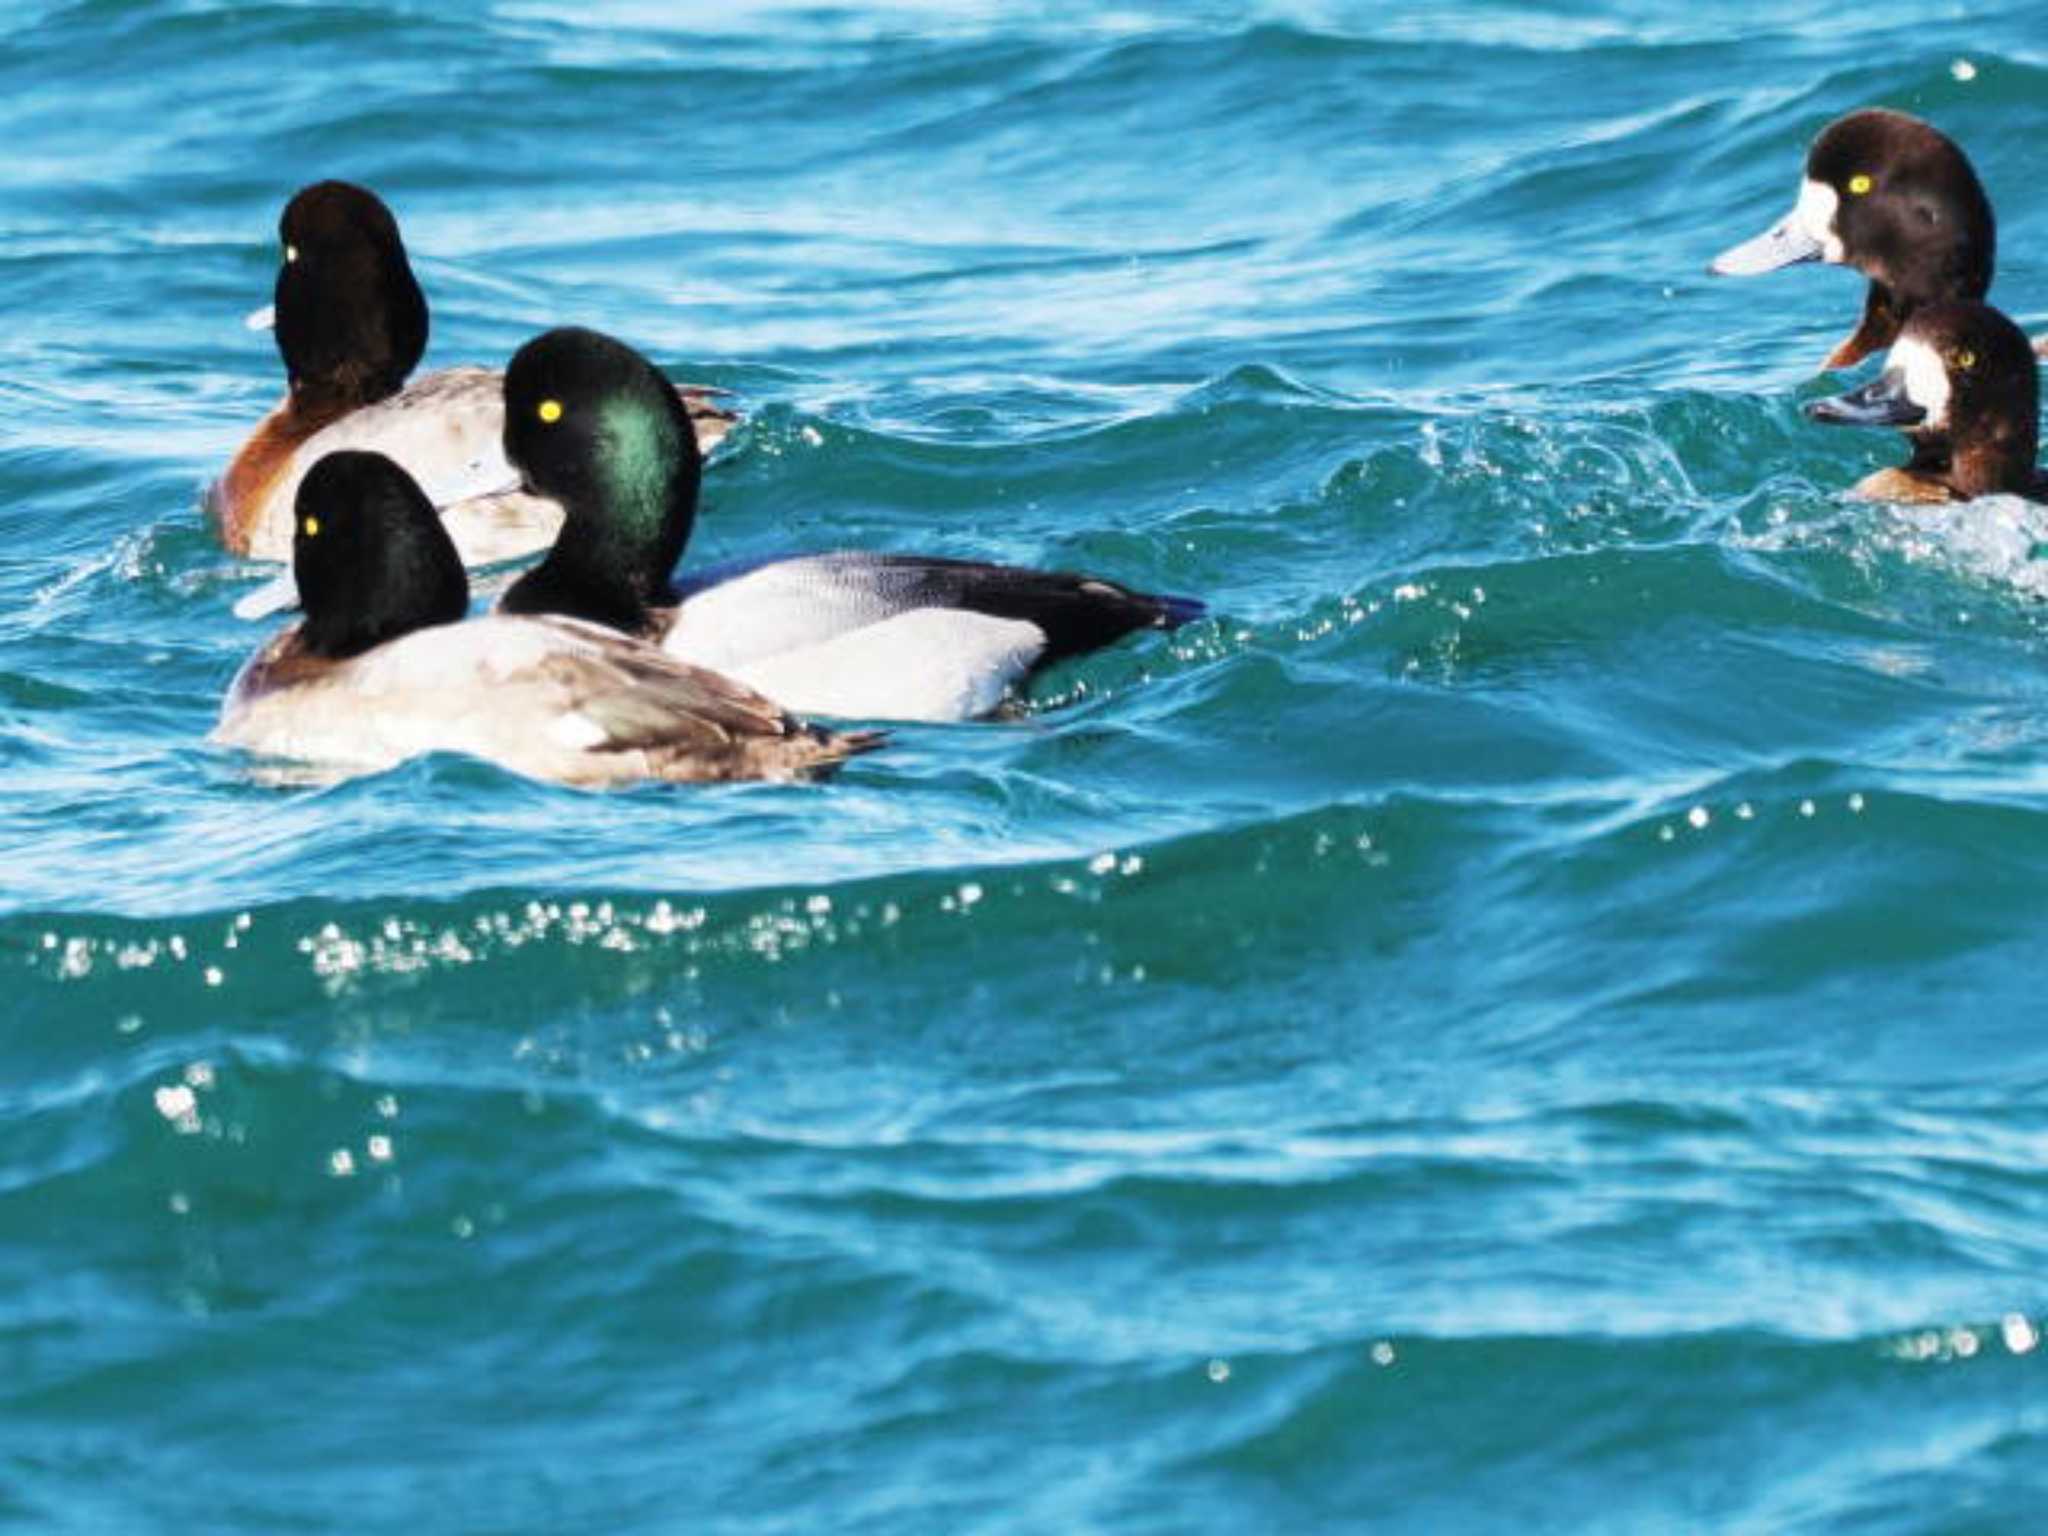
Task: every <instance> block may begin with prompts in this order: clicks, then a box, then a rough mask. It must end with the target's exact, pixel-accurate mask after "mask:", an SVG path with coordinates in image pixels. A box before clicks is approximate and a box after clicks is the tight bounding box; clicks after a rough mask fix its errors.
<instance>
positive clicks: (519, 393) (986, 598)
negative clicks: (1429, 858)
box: [500, 329, 1203, 721]
mask: <svg viewBox="0 0 2048 1536" xmlns="http://www.w3.org/2000/svg"><path fill="white" fill-rule="evenodd" d="M505 401H506V405H505V451H506V456H507V457H508V458H509V459H511V460H512V462H513V463H515V464H516V465H517V466H518V467H519V469H520V471H521V473H522V474H523V476H524V479H525V482H526V484H527V485H528V486H529V487H530V488H531V489H533V490H535V491H537V492H539V493H541V494H543V495H547V496H551V497H555V498H557V499H559V500H561V501H562V502H563V503H564V505H565V506H566V507H567V508H568V515H567V520H566V521H565V523H564V525H563V529H562V534H561V536H560V538H558V539H557V541H556V543H555V547H554V549H553V550H552V551H550V553H549V555H548V557H547V558H546V559H545V560H543V561H542V562H541V564H540V565H538V566H536V567H535V568H534V569H533V570H531V571H529V572H527V573H526V575H524V576H523V577H521V578H520V579H519V581H518V582H516V583H514V585H513V586H512V587H511V589H510V590H509V591H507V592H506V594H505V596H504V597H503V599H501V601H500V607H501V608H502V609H503V610H504V611H507V612H511V613H566V614H571V615H575V616H577V617H581V618H585V619H590V620H592V621H595V622H598V623H603V624H609V625H612V626H614V627H616V628H619V629H622V630H625V631H628V632H631V633H637V634H644V635H647V636H649V637H651V638H655V639H658V640H659V641H660V643H661V644H662V645H663V647H664V649H666V650H668V651H669V652H670V653H671V654H673V655H676V656H679V657H682V658H684V659H687V660H689V661H692V662H694V663H697V664H699V665H708V666H715V667H717V668H718V669H719V670H721V671H723V672H726V673H728V674H729V675H731V676H733V677H735V678H738V679H741V680H743V681H746V682H748V683H750V684H751V685H752V686H754V687H757V688H759V689H761V691H762V692H764V693H766V694H768V695H769V696H770V697H771V698H774V699H776V700H777V701H778V702H780V703H781V704H783V705H784V706H785V707H787V708H791V709H797V710H800V711H803V712H805V713H814V714H827V715H840V716H848V717H854V718H865V719H894V720H927V721H953V720H966V719H972V718H975V717H977V716H980V715H985V714H988V713H990V712H991V711H992V710H994V709H995V708H996V707H997V706H998V705H999V704H1001V702H1002V701H1003V699H1004V697H1005V696H1006V694H1007V693H1008V692H1009V690H1010V689H1012V688H1013V687H1015V686H1016V685H1017V684H1018V683H1020V682H1021V681H1023V680H1024V679H1025V678H1026V677H1027V676H1029V674H1030V673H1031V672H1032V671H1034V670H1036V669H1037V668H1039V667H1042V666H1045V665H1048V664H1050V663H1053V662H1056V661H1059V660H1062V659H1064V658H1066V657H1069V656H1076V655H1081V654H1084V653H1086V652H1088V651H1092V650H1095V649H1097V648H1099V647H1101V646H1104V645H1108V644H1110V643H1112V642H1114V641H1116V640H1118V639H1121V638H1123V637H1124V636H1126V635H1129V634H1131V633H1133V632H1134V631H1136V630H1140V629H1148V628H1149V629H1172V628H1176V627H1178V626H1179V625H1181V624H1184V623H1187V622H1189V621H1190V620H1192V619H1195V618H1198V617H1199V616H1200V615H1201V614H1202V612H1203V607H1202V605H1201V604H1200V603H1199V602H1197V601H1195V600H1193V599H1189V598H1178V597H1159V596H1153V595H1151V594H1148V593H1142V592H1134V591H1131V590H1129V589H1127V588H1124V587H1121V586H1118V585H1116V584H1114V583H1112V582H1107V581H1102V580H1099V579H1097V578H1095V577H1091V576H1085V575H1079V574H1076V573H1072V572H1064V571H1038V570H1029V569H1022V568H1018V567H1014V566H998V565H987V564H981V563H978V562H974V561H963V560H948V559H941V558H936V557H929V556H916V555H896V554H868V553H857V552H838V553H831V554H818V555H802V556H796V557H792V558H788V559H776V560H764V561H755V562H749V563H746V564H743V565H738V566H729V567H724V568H721V569H716V570H710V571H706V572H702V573H699V574H697V575H695V576H689V577H685V578H684V579H683V580H682V582H681V583H680V584H678V583H676V582H674V581H673V580H672V577H671V572H672V571H673V570H674V568H675V565H676V562H677V561H678V560H679V559H680V558H681V556H682V553H683V550H684V547H685V545H686V544H687V543H688V540H689V534H690V531H691V528H692V525H693V524H694V521H695V518H696V511H697V496H698V480H699V470H700V458H699V455H698V452H697V449H696V446H695V444H694V442H693V441H692V438H691V434H690V433H689V431H688V430H687V424H686V422H685V421H684V420H683V419H682V416H681V412H680V410H679V409H678V408H677V406H676V404H675V401H674V397H673V395H672V394H671V393H670V392H669V391H668V390H667V389H666V388H665V387H664V381H663V380H662V379H661V375H660V374H659V373H658V372H657V371H656V370H655V369H654V368H653V366H652V365H651V364H649V363H648V362H647V361H646V359H644V358H642V357H641V356H640V355H639V354H638V353H636V352H634V351H633V350H632V349H631V348H629V347H627V346H625V345H624V344H623V343H621V342H618V341H615V340H613V339H612V338H610V337H607V336H602V335H599V334H598V333H596V332H594V331H585V330H576V329H564V330H557V331H550V332H548V333H547V334H546V335H544V336H540V337H537V338H536V339H535V340H533V341H531V342H528V343H527V344H526V346H524V347H522V348H521V349H520V351H519V353H518V354H517V355H516V356H515V357H514V358H513V359H512V363H511V366H510V367H509V368H508V369H507V370H506V374H505Z"/></svg>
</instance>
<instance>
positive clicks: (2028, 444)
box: [1806, 303, 2042, 500]
mask: <svg viewBox="0 0 2048 1536" xmlns="http://www.w3.org/2000/svg"><path fill="white" fill-rule="evenodd" d="M2040 388H2041V384H2040V367H2039V360H2038V359H2037V358H2036V357H2035V355H2034V349H2033V346H2032V344H2031V343H2030V342H2028V340H2027V338H2026V337H2025V336H2024V335H2023V334H2022V333H2021V332H2020V329H2019V327H2018V326H2016V325H2014V324H2013V323H2012V322H2011V321H2010V320H2008V319H2006V317H2005V316H2004V315H2002V314H2000V313H1999V312H1998V311H1997V310H1995V309H1993V308H1992V307H1991V306H1990V305H1988V304H1974V303H1971V304H1936V305H1931V306H1928V307H1925V308H1922V309H1919V310H1916V311H1915V312H1914V314H1913V317H1912V318H1911V319H1910V320H1908V321H1907V322H1906V325H1905V328H1904V330H1903V331H1902V333H1901V334H1900V336H1899V339H1898V341H1897V342H1895V343H1894V344H1893V346H1892V349H1891V355H1890V356H1889V357H1888V358H1887V359H1886V360H1885V369H1884V372H1883V373H1882V374H1880V375H1879V376H1878V377H1877V378H1875V379H1873V380H1871V382H1870V383H1868V384H1866V385H1864V386H1863V387H1862V388H1861V389H1857V390H1852V391H1850V392H1849V393H1848V394H1845V395H1836V396H1833V397H1831V398H1829V399H1825V400H1815V401H1813V402H1812V403H1810V404H1809V405H1808V406H1807V407H1806V414H1807V415H1808V416H1810V417H1812V418H1813V420H1815V421H1820V422H1827V423H1830V424H1834V425H1846V426H1864V427H1897V428H1899V429H1900V430H1901V431H1903V432H1905V433H1906V434H1907V435H1908V436H1909V437H1910V438H1911V439H1912V441H1913V458H1912V461H1911V462H1910V463H1909V464H1907V465H1906V466H1905V470H1904V473H1905V475H1907V476H1909V477H1911V478H1912V479H1913V480H1915V481H1918V482H1920V483H1922V484H1924V485H1925V486H1927V487H1928V488H1930V489H1932V490H1935V491H1938V492H1941V493H1945V495H1946V497H1949V498H1953V499H1957V500H1968V499H1969V498H1971V497H1973V496H1989V495H1994V494H1997V493H2000V492H2005V493H2009V494H2012V495H2018V496H2029V497H2033V498H2036V499H2039V498H2040V497H2041V492H2042V487H2041V477H2040V472H2039V470H2038V469H2037V468H2036V466H2035V457H2036V455H2037V453H2038V452H2039V447H2040V442H2039V439H2040Z"/></svg>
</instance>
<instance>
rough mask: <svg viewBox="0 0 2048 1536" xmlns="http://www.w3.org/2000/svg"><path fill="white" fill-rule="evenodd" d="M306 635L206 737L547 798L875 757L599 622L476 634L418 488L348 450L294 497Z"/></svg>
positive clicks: (778, 775)
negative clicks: (528, 783) (497, 770)
mask: <svg viewBox="0 0 2048 1536" xmlns="http://www.w3.org/2000/svg"><path fill="white" fill-rule="evenodd" d="M293 565H294V568H295V570H296V572H297V575H298V581H299V590H300V593H301V596H302V599H303V601H304V604H305V608H306V617H305V619H304V621H303V622H301V623H299V624H295V625H293V626H291V627H290V628H288V629H286V630H285V631H283V632H282V633H280V634H279V635H277V636H275V637H273V638H272V639H271V640H270V641H269V642H268V643H266V644H265V645H264V646H263V647H262V648H261V649H260V650H258V651H257V653H256V654H255V655H254V656H253V657H252V658H251V659H250V660H249V661H248V662H247V663H246V664H245V665H244V666H243V667H242V669H241V671H240V673H239V674H238V675H237V676H236V678H235V680H234V683H233V684H232V686H231V687H230V688H229V691H228V695H227V699H226V701H225V703H224V704H223V706H222V710H221V718H220V723H219V725H218V726H217V727H216V729H215V731H214V733H213V740H214V741H215V742H216V743H218V744H221V745H224V746H230V747H238V748H241V749H244V750H246V751H249V752H252V753H257V754H260V755H262V756H264V757H268V758H278V759H288V760H291V761H294V762H298V763H311V764H317V765H319V766H321V767H323V768H325V769H327V770H330V771H332V772H334V773H336V774H338V775H342V776H345V775H347V774H351V773H362V772H373V771H377V770H380V769H384V768H389V767H391V766H394V765H395V764H397V763H400V762H403V761H405V760H406V759H408V758H411V757H416V756H420V755H422V754H425V753H429V752H462V753H466V754H468V755H470V756H473V757H480V758H483V759H486V760H487V761H490V762H494V763H497V764H499V765H500V766H502V767H505V768H508V769H510V770H512V771H513V772H515V773H520V774H524V775H526V776H528V777H530V778H535V779H543V780H548V781H551V782H554V783H560V784H570V785H577V786H584V787H600V786H606V785H615V784H622V783H631V782H637V781H642V780H668V781H703V780H737V779H771V780H793V779H802V778H810V777H815V776H816V775H818V774H819V773H822V772H825V771H828V770H830V769H831V768H833V767H835V766H837V765H838V764H839V763H841V762H843V761H845V760H846V759H847V758H848V757H851V756H853V755H855V754H857V753H860V752H865V751H869V750H872V749H873V748H874V747H876V746H878V745H880V744H881V738H880V737H879V736H878V735H877V734H876V733H873V732H859V733H832V732H827V731H823V730H819V729H817V728H816V727H812V726H807V725H804V724H803V723H801V722H800V721H798V720H796V719H794V718H793V717H791V716H790V715H789V714H787V713H786V712H785V711H783V710H782V709H781V708H780V707H778V706H777V705H775V704H773V703H771V702H770V701H769V700H768V699H766V698H763V697H762V696H761V695H760V694H758V693H757V692H755V691H754V690H752V689H750V688H747V687H745V686H744V685H742V684H740V683H737V682H734V681H733V680H731V679H728V678H724V677H721V676H719V675H718V674H716V673H713V672H710V671H708V670H706V669H703V668H699V667H693V666H690V665H688V664H686V663H683V662H680V661H678V660H676V659H675V658H674V657H671V656H668V655H666V654H664V653H663V652H661V651H659V650H658V649H656V648H655V647H653V646H650V645H647V644H645V643H644V642H641V641H637V640H634V639H631V638H630V637H627V636H624V635H621V634H619V633H617V632H616V631H614V630H611V629H607V628H605V627H603V626H600V625H594V624H588V623H584V622H582V621H579V620H576V619H572V618H563V617H514V616H509V615H489V616H486V617H483V618H478V619H468V618H465V617H464V615H465V613H466V611H467V607H468V601H469V594H468V583H467V581H466V579H465V578H464V576H463V572H462V566H461V563H460V561H459V560H458V559H457V558H456V554H455V549H454V545H453V543H452V541H451V540H450V539H449V537H448V535H447V533H446V531H445V530H444V529H443V528H442V526H441V524H440V522H439V520H438V518H437V517H436V516H435V514H434V510H433V508H432V507H431V506H430V505H429V504H428V502H427V500H426V497H425V495H424V494H423V493H422V492H421V491H420V489H419V488H418V486H417V485H415V484H413V482H412V481H411V480H410V479H409V478H408V477H407V476H406V475H405V474H404V471H402V470H400V469H399V468H398V467H397V466H396V465H394V464H393V463H391V461H390V460H388V459H384V458H382V457H381V456H378V455H375V454H366V453H353V452H344V453H339V454H335V455H332V456H330V457H328V458H327V459H324V460H322V461H321V463H320V464H318V465H316V466H315V467H314V468H313V470H312V471H311V472H310V473H309V474H308V475H307V477H306V479H305V482H304V484H303V486H302V487H301V490H300V495H299V504H298V514H297V518H296V532H295V536H294V549H293Z"/></svg>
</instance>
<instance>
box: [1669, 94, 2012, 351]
mask: <svg viewBox="0 0 2048 1536" xmlns="http://www.w3.org/2000/svg"><path fill="white" fill-rule="evenodd" d="M1997 255H1998V221H1997V219H1996V218H1995V217H1994V215H1993V214H1992V211H1991V200H1990V199H1989V198H1988V197H1986V196H1985V194H1984V187H1983V184H1982V183H1981V182H1980V181H1978V179H1977V172H1976V170H1975V169H1974V168H1973V167H1972V166H1971V164H1970V159H1969V156H1967V155H1965V154H1964V153H1963V151H1962V150H1961V149H1960V148H1959V147H1958V146H1957V145H1956V143H1955V141H1954V140H1953V139H1951V138H1949V137H1948V136H1947V135H1946V134H1944V133H1942V132H1941V131H1940V130H1938V129H1936V128H1934V127H1932V126H1930V125H1929V124H1927V123H1923V122H1921V121H1920V120H1919V119H1918V118H1916V117H1909V116H1907V115H1906V114H1905V113H1903V112H1890V111H1884V110H1881V109H1871V110H1868V111H1862V112H1851V113H1850V114H1849V115H1848V116H1847V117H1843V118H1839V119H1837V120H1836V121H1835V122H1833V123H1830V124H1829V125H1828V126H1827V128H1825V129H1824V130H1823V131H1822V132H1821V135H1820V137H1819V138H1817V139H1815V140H1814V141H1813V147H1812V149H1811V150H1810V151H1808V153H1807V156H1806V176H1805V179H1804V180H1803V181H1802V182H1801V183H1800V188H1799V198H1798V201H1797V202H1796V203H1795V204H1794V205H1793V209H1792V211H1791V212H1790V213H1789V214H1787V215H1786V216H1785V217H1784V218H1783V219H1782V220H1780V221H1779V222H1778V223H1777V224H1774V225H1773V226H1772V227H1771V228H1770V229H1768V230H1766V231H1765V232H1764V233H1763V234H1761V235H1758V236H1757V237H1756V238H1755V239H1753V240H1747V241H1744V242H1743V243H1742V244H1741V245H1738V246H1734V247H1732V248H1731V249H1729V250H1726V251H1723V252H1722V253H1721V254H1720V255H1719V256H1718V257H1716V258H1715V259H1714V262H1713V264H1712V265H1711V266H1710V267H1709V268H1708V269H1707V270H1708V271H1710V272H1712V273H1714V274H1715V275H1716V276H1720V277H1754V276H1756V275H1757V274H1759V273H1763V272H1775V271H1777V270H1778V269H1779V268H1780V267H1789V266H1796V265H1798V264H1800V263H1802V262H1813V261H1819V262H1827V263H1829V264H1831V265H1834V266H1847V267H1853V268H1855V270H1857V271H1858V272H1861V273H1862V274H1863V275H1864V276H1865V277H1867V278H1869V279H1870V290H1869V292H1868V294H1867V295H1866V296H1865V299H1864V305H1863V319H1862V322H1861V323H1860V324H1859V325H1858V326H1857V328H1856V330H1855V331H1854V332H1853V333H1852V334H1851V335H1850V336H1848V337H1847V338H1846V339H1845V340H1844V341H1842V342H1841V344H1840V345H1838V346H1837V347H1836V348H1835V350H1834V351H1833V352H1832V353H1830V354H1829V355H1828V358H1827V361H1826V362H1825V363H1823V364H1822V365H1821V366H1822V368H1823V369H1829V368H1848V367H1852V366H1853V365H1855V364H1856V363H1858V362H1861V361H1862V360H1863V359H1864V358H1866V357H1869V356H1870V355H1871V354H1873V353H1875V352H1880V351H1882V350H1884V348H1886V347H1888V346H1890V345H1891V344H1892V343H1893V342H1894V341H1896V340H1897V339H1898V337H1899V334H1900V331H1901V330H1902V328H1903V327H1904V326H1905V324H1906V322H1907V321H1909V320H1910V319H1912V317H1913V315H1914V313H1915V312H1916V311H1917V310H1918V309H1920V308H1921V307H1922V306H1923V305H1927V304H1942V303H1952V302H1957V301H1973V300H1981V299H1982V298H1983V297H1984V295H1985V294H1986V293H1987V292H1988V291H1989V290H1990V287H1991V277H1992V272H1993V270H1994V268H1995V266H1996V263H1997Z"/></svg>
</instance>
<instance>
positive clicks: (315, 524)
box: [299, 517, 320, 539]
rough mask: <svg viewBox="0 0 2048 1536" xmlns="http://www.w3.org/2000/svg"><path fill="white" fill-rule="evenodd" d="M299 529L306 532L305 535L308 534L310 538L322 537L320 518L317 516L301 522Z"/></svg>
mask: <svg viewBox="0 0 2048 1536" xmlns="http://www.w3.org/2000/svg"><path fill="white" fill-rule="evenodd" d="M299 530H300V532H302V533H304V534H305V536H306V537H307V538H309V539H317V538H319V537H320V519H319V518H317V517H309V518H307V519H306V520H305V521H304V522H303V523H301V524H299Z"/></svg>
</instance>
